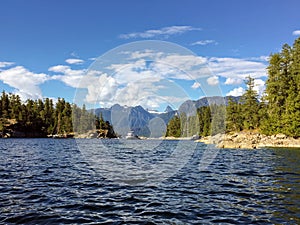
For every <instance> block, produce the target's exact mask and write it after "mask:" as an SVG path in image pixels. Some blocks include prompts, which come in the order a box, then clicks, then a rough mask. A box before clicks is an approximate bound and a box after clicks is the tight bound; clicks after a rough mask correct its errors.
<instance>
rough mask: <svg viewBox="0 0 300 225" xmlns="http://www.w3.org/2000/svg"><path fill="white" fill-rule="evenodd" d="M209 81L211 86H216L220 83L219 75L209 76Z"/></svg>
mask: <svg viewBox="0 0 300 225" xmlns="http://www.w3.org/2000/svg"><path fill="white" fill-rule="evenodd" d="M206 81H207V83H208V84H209V85H211V86H215V85H218V84H219V77H218V76H212V77H209V78H207V80H206Z"/></svg>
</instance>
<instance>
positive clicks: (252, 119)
mask: <svg viewBox="0 0 300 225" xmlns="http://www.w3.org/2000/svg"><path fill="white" fill-rule="evenodd" d="M245 83H246V85H247V90H246V91H245V93H244V94H243V95H242V97H241V104H242V105H241V113H242V115H243V116H242V117H243V128H244V129H246V130H249V129H250V130H252V129H256V128H258V124H259V118H258V111H259V103H258V95H257V92H256V91H255V90H254V78H252V77H250V76H249V77H247V79H246V81H245Z"/></svg>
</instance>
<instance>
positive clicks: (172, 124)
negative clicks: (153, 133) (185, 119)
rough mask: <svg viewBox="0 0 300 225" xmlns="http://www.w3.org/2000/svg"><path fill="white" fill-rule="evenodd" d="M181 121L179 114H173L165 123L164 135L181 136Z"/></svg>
mask: <svg viewBox="0 0 300 225" xmlns="http://www.w3.org/2000/svg"><path fill="white" fill-rule="evenodd" d="M180 128H181V122H180V118H179V116H177V115H175V116H174V117H173V118H172V119H171V120H170V121H169V123H168V125H167V132H166V137H180V136H181V129H180Z"/></svg>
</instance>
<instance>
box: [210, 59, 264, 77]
mask: <svg viewBox="0 0 300 225" xmlns="http://www.w3.org/2000/svg"><path fill="white" fill-rule="evenodd" d="M208 66H209V68H210V69H211V70H212V72H213V73H214V74H216V75H218V76H221V77H225V78H229V77H231V78H240V79H245V78H246V77H247V76H251V77H253V78H260V77H266V76H267V71H266V67H267V65H266V64H265V63H263V62H256V61H252V60H248V59H239V58H216V57H213V58H210V59H209V62H208Z"/></svg>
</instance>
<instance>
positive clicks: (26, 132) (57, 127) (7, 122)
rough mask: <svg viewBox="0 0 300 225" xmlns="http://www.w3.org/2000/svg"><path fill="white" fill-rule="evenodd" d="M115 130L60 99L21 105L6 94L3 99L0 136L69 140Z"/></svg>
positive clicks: (13, 95)
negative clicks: (74, 136)
mask: <svg viewBox="0 0 300 225" xmlns="http://www.w3.org/2000/svg"><path fill="white" fill-rule="evenodd" d="M100 128H101V129H112V127H111V125H110V124H109V123H108V122H105V121H104V120H103V118H102V117H101V116H100V117H96V116H95V115H94V114H93V113H92V112H88V111H87V110H86V109H85V106H83V108H79V107H77V106H76V105H75V104H70V103H69V102H66V101H65V100H64V99H63V98H59V99H58V100H57V102H56V103H55V104H54V103H53V100H52V99H49V98H46V99H44V100H42V99H38V100H35V101H34V100H31V99H28V100H27V101H26V102H22V101H21V99H20V96H18V95H15V94H7V93H5V92H4V91H3V92H2V95H1V96H0V136H6V137H9V136H12V137H46V136H48V135H58V136H60V137H68V136H72V135H74V131H76V133H79V134H80V133H85V132H87V131H89V130H95V129H100Z"/></svg>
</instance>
